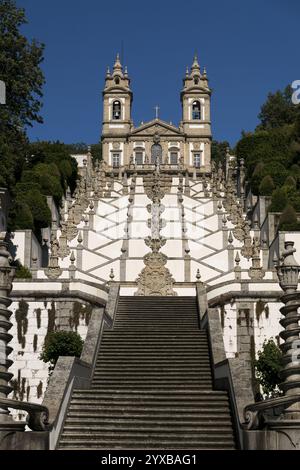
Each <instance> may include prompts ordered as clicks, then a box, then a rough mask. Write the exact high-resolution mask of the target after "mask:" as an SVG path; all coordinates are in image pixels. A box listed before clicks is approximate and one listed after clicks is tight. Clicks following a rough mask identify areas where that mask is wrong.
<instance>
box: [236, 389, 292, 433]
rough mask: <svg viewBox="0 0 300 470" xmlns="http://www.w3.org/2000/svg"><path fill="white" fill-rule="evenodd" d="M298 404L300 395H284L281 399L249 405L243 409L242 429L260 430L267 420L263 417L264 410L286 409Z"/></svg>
mask: <svg viewBox="0 0 300 470" xmlns="http://www.w3.org/2000/svg"><path fill="white" fill-rule="evenodd" d="M297 402H300V395H285V396H282V397H277V398H271V399H270V400H263V401H259V402H257V403H251V404H250V405H247V406H246V407H245V408H244V418H245V422H244V423H243V424H242V426H243V428H244V429H248V430H250V429H261V428H262V427H263V425H264V424H266V423H267V420H266V419H265V417H264V412H265V411H266V410H271V409H273V410H275V409H276V408H281V409H282V408H283V409H286V408H287V407H288V406H290V405H292V404H293V403H297Z"/></svg>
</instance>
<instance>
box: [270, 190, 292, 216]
mask: <svg viewBox="0 0 300 470" xmlns="http://www.w3.org/2000/svg"><path fill="white" fill-rule="evenodd" d="M287 202H288V200H287V194H286V190H285V188H277V189H275V191H273V193H272V198H271V204H270V206H269V207H268V211H269V212H281V211H283V210H284V208H285V207H286V205H287Z"/></svg>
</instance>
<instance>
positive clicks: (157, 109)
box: [154, 105, 160, 119]
mask: <svg viewBox="0 0 300 470" xmlns="http://www.w3.org/2000/svg"><path fill="white" fill-rule="evenodd" d="M154 109H155V119H158V112H159V110H160V107H159V106H158V105H156V106H154Z"/></svg>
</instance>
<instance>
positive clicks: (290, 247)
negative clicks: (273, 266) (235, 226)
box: [277, 241, 300, 427]
mask: <svg viewBox="0 0 300 470" xmlns="http://www.w3.org/2000/svg"><path fill="white" fill-rule="evenodd" d="M295 251H296V249H295V248H294V242H291V241H287V242H285V244H284V251H283V253H282V258H281V259H282V262H281V263H280V264H279V265H278V266H277V273H278V278H279V285H280V287H281V289H282V290H283V292H284V294H283V296H282V298H281V301H282V302H283V303H284V307H281V309H280V312H281V313H282V315H283V316H284V318H283V319H282V320H280V324H281V325H282V326H283V327H284V330H283V331H282V332H281V333H280V337H281V338H282V339H283V340H284V343H283V344H282V345H281V349H282V352H283V369H282V372H281V375H282V378H283V383H282V384H281V385H280V387H281V389H282V390H283V392H284V394H285V395H298V394H299V395H300V361H299V346H300V339H299V334H300V326H299V322H300V313H299V312H298V309H299V307H300V295H299V292H297V288H298V279H299V272H300V266H299V265H298V263H297V261H296V260H295V258H294V253H295ZM284 415H285V419H288V420H298V423H299V427H300V403H299V402H297V403H295V404H294V405H291V406H290V407H289V408H287V409H286V410H285V412H284Z"/></svg>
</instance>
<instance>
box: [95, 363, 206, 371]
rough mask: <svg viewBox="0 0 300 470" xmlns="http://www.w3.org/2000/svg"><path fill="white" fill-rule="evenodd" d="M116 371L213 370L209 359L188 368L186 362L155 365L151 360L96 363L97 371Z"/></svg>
mask: <svg viewBox="0 0 300 470" xmlns="http://www.w3.org/2000/svg"><path fill="white" fill-rule="evenodd" d="M110 370H112V371H114V372H117V371H120V372H122V371H124V370H125V371H128V372H131V371H137V372H138V371H139V370H140V371H147V373H148V372H149V373H151V372H156V371H159V372H163V371H166V372H169V371H172V372H176V371H178V372H185V371H187V370H188V371H193V372H197V373H199V372H201V371H207V370H208V371H211V367H210V363H209V361H206V363H203V362H202V361H201V362H200V363H198V364H194V365H193V364H192V365H189V367H188V368H187V367H186V364H185V363H182V364H181V365H178V364H172V363H169V364H161V363H158V364H157V365H154V364H153V362H151V363H150V362H149V363H148V364H133V365H131V364H127V363H126V362H124V364H123V365H120V364H119V363H118V362H116V363H114V364H111V363H110V364H107V362H106V361H105V362H104V363H101V362H99V363H97V364H96V367H95V372H100V371H102V372H103V371H110Z"/></svg>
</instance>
